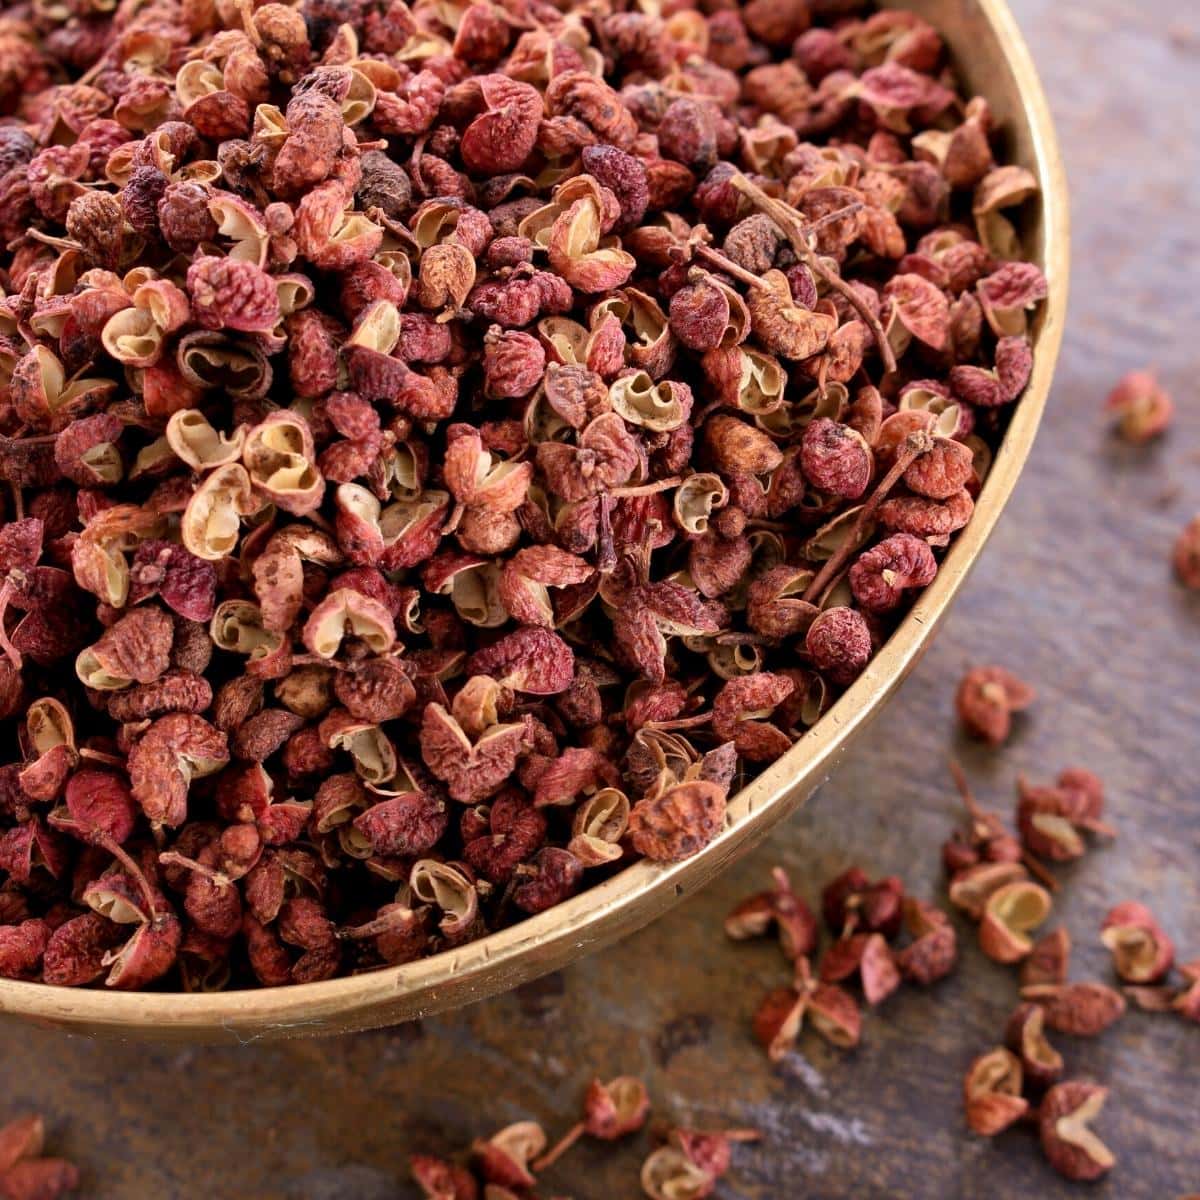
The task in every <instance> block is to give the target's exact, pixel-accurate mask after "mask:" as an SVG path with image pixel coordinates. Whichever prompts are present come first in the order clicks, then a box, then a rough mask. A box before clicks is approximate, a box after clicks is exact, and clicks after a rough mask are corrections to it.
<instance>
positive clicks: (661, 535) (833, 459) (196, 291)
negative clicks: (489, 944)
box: [0, 0, 1046, 990]
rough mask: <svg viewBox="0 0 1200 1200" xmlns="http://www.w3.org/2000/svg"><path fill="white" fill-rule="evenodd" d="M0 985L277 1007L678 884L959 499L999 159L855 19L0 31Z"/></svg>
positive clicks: (105, 23)
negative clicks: (668, 865)
mask: <svg viewBox="0 0 1200 1200" xmlns="http://www.w3.org/2000/svg"><path fill="white" fill-rule="evenodd" d="M0 111H2V112H3V114H4V116H3V119H2V123H0V235H2V237H3V241H4V243H5V245H6V246H7V251H6V252H5V254H4V256H3V259H2V263H0V283H2V284H3V297H2V298H0V381H2V382H3V390H2V391H0V481H2V483H3V493H4V494H3V501H4V510H3V518H4V524H3V526H2V527H0V575H2V579H3V583H2V587H0V610H2V611H0V714H2V715H3V717H4V718H6V719H7V729H8V732H9V738H10V741H9V747H8V754H7V756H6V757H7V759H8V765H6V766H4V767H2V768H0V870H2V872H3V880H2V883H0V922H2V924H0V974H3V975H5V976H8V977H11V978H19V979H32V980H43V981H45V982H48V983H57V984H64V985H75V986H80V985H89V984H93V983H97V982H100V981H103V982H104V983H106V984H107V985H109V986H112V987H120V988H137V987H144V986H147V985H150V984H154V983H156V982H159V981H162V982H164V983H165V984H166V986H171V987H182V988H186V989H190V990H196V989H219V988H223V987H226V986H230V985H241V984H245V983H253V982H255V981H257V982H258V983H261V984H264V985H278V984H285V983H291V982H304V981H312V980H319V979H325V978H328V977H330V976H333V975H336V974H339V973H346V972H350V971H356V970H362V969H368V968H371V967H376V966H382V965H386V964H397V963H403V962H405V961H407V960H410V959H413V958H416V957H419V956H421V955H425V954H428V953H431V952H434V951H436V950H438V949H440V948H444V947H446V946H452V945H455V944H458V943H461V942H463V941H466V940H468V939H472V938H476V937H479V936H481V935H483V934H485V933H487V932H489V931H491V930H494V929H497V928H499V927H502V926H504V925H506V924H508V923H511V922H512V921H514V920H516V919H519V918H520V917H521V916H522V915H523V914H526V913H535V912H539V911H542V910H544V909H546V908H548V907H550V906H552V905H554V904H556V903H558V902H560V901H562V900H564V899H565V898H567V897H568V896H570V895H572V894H573V893H575V892H576V891H577V890H579V889H580V888H581V887H584V886H586V885H588V884H590V883H592V882H594V881H596V880H598V879H601V878H603V877H605V875H606V874H608V873H611V872H612V871H613V870H615V869H617V868H619V867H620V866H621V865H622V864H623V863H626V862H629V861H631V860H632V859H634V858H636V857H639V856H643V857H647V858H650V859H652V860H656V861H667V860H674V859H679V858H682V857H685V856H687V855H690V854H694V853H696V852H697V851H699V850H700V849H701V848H703V847H704V846H705V845H706V844H707V843H708V842H710V841H711V840H712V839H713V838H714V837H715V836H716V835H717V834H718V833H719V832H720V830H721V829H722V827H723V824H724V820H725V802H726V796H727V793H728V791H729V790H730V788H731V787H732V786H734V785H735V783H736V782H737V781H739V780H740V779H743V778H745V776H746V775H747V774H748V773H752V772H754V771H756V770H758V769H760V768H761V767H762V765H764V764H766V763H768V762H770V761H773V760H774V759H776V758H778V757H779V756H780V755H781V754H783V753H785V752H786V751H787V750H788V748H789V747H790V746H791V745H793V743H794V742H795V741H796V740H797V738H799V737H801V736H802V734H803V732H804V730H805V729H807V728H808V727H809V726H810V725H811V724H812V723H813V722H814V721H816V720H817V719H819V717H820V715H821V714H822V712H824V711H825V709H826V708H827V707H828V705H829V703H830V701H831V700H832V699H833V697H834V696H835V695H836V694H837V693H838V692H839V691H840V690H841V689H843V688H844V687H846V686H847V685H849V684H850V683H851V682H852V681H853V680H854V679H855V678H856V677H857V675H858V674H859V673H860V672H861V671H862V670H863V668H864V667H865V666H866V664H867V662H868V661H869V659H870V657H871V655H872V654H873V652H874V651H875V649H876V648H877V647H878V646H879V644H880V643H881V642H882V641H883V640H885V639H886V638H887V636H888V634H889V632H890V631H891V629H892V628H893V627H894V625H895V624H896V622H897V621H898V620H899V619H900V617H901V615H902V613H903V611H904V610H905V607H906V605H907V604H908V602H909V601H910V600H911V598H912V597H913V595H915V594H916V593H917V592H918V591H919V590H920V589H921V588H923V587H924V586H926V585H927V584H928V583H929V582H930V581H931V580H932V579H933V578H934V576H935V575H936V573H937V570H938V560H939V556H940V554H941V553H942V551H943V550H944V548H945V547H946V546H947V544H948V543H949V541H950V539H951V537H952V536H953V534H954V533H955V531H957V530H958V529H960V528H961V527H962V526H963V525H964V524H965V523H966V522H967V520H968V519H969V518H970V515H971V511H972V508H973V497H974V496H975V495H976V494H977V492H978V490H979V488H980V486H981V484H982V482H983V479H984V476H985V475H986V473H987V467H988V463H989V461H990V456H991V447H992V446H994V444H995V442H996V439H997V437H998V436H999V434H1000V433H1001V432H1002V429H1003V426H1004V422H1005V415H1006V409H1007V407H1008V406H1009V405H1011V404H1012V403H1013V402H1014V401H1015V400H1016V399H1017V398H1018V397H1019V395H1020V393H1021V392H1022V390H1023V388H1024V387H1025V385H1026V382H1027V380H1028V377H1029V373H1030V369H1031V361H1032V357H1031V348H1030V341H1029V337H1028V330H1027V320H1028V316H1029V313H1030V311H1031V310H1033V309H1034V308H1035V307H1036V305H1037V304H1038V302H1039V301H1040V300H1042V299H1043V298H1044V296H1045V294H1046V281H1045V279H1044V278H1043V276H1042V274H1041V272H1040V271H1039V270H1038V269H1037V267H1036V266H1033V265H1031V264H1029V263H1027V262H1024V261H1022V259H1021V250H1020V245H1019V240H1018V237H1017V234H1016V224H1015V222H1017V220H1018V211H1017V210H1018V208H1019V206H1020V205H1022V204H1024V203H1026V202H1031V203H1032V202H1033V199H1034V197H1035V196H1036V192H1037V182H1036V180H1035V179H1034V178H1033V177H1032V176H1031V175H1030V174H1029V172H1028V171H1026V170H1024V169H1022V168H1020V167H1016V166H1005V165H997V163H996V162H995V160H994V158H993V150H992V146H993V135H994V133H995V132H996V131H995V129H994V128H993V123H992V119H991V115H990V113H989V109H988V105H987V102H986V100H984V99H982V98H978V97H976V98H974V99H970V100H967V99H965V98H964V97H963V96H962V95H961V94H960V92H959V91H958V90H957V88H956V84H955V80H954V76H953V73H952V71H951V69H950V67H949V63H948V58H947V54H946V52H945V48H944V46H943V44H942V41H941V38H940V37H939V36H938V33H937V32H936V30H934V29H933V28H932V27H931V26H929V25H928V24H927V23H926V22H925V21H923V20H921V19H920V18H918V17H917V16H915V15H914V14H912V13H908V12H904V11H899V10H888V11H886V12H872V11H870V6H868V5H867V4H864V3H858V2H855V0H783V2H779V0H750V2H749V3H747V4H744V5H740V6H739V5H736V4H732V3H723V2H721V0H716V2H707V3H704V4H702V5H701V6H700V7H690V6H689V5H688V4H686V3H681V4H676V3H671V4H664V5H658V4H641V5H638V6H634V7H629V8H626V7H624V6H623V5H621V4H614V3H610V0H594V2H592V3H588V4H586V5H583V6H580V5H567V4H565V3H564V4H563V6H562V8H560V7H557V6H556V5H554V4H551V3H547V2H545V0H503V2H501V3H492V2H489V0H475V2H470V3H463V2H460V0H451V2H450V3H444V2H441V0H439V2H438V3H433V2H432V0H418V2H417V3H415V4H413V5H411V6H410V5H408V4H405V3H402V2H401V0H303V2H302V3H300V4H299V5H297V6H295V7H292V6H286V5H283V4H278V3H268V4H263V5H259V6H255V5H254V4H253V3H237V2H234V0H150V2H149V3H145V2H137V3H135V2H133V0H123V2H122V3H120V4H119V5H118V6H117V7H116V9H115V10H114V11H112V12H109V11H101V10H100V8H92V7H89V6H88V5H87V4H72V5H69V6H59V7H54V6H50V7H45V6H34V5H22V4H18V5H14V6H10V7H9V8H7V9H6V11H5V14H4V16H3V18H2V19H0Z"/></svg>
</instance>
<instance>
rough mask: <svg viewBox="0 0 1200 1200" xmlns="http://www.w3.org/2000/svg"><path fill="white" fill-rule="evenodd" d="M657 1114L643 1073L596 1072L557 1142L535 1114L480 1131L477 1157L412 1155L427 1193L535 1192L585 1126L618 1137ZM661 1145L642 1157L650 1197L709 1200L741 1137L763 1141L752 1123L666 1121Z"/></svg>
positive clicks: (473, 1199)
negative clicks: (485, 1134) (709, 1125)
mask: <svg viewBox="0 0 1200 1200" xmlns="http://www.w3.org/2000/svg"><path fill="white" fill-rule="evenodd" d="M649 1116H650V1097H649V1096H648V1094H647V1092H646V1087H645V1085H644V1084H643V1083H642V1081H641V1080H640V1079H637V1078H635V1077H634V1076H632V1075H620V1076H618V1077H617V1078H616V1079H612V1080H610V1081H609V1082H608V1083H602V1082H601V1081H600V1080H599V1079H597V1080H594V1081H593V1082H592V1084H591V1086H590V1087H589V1088H588V1090H587V1095H586V1096H585V1098H584V1103H583V1119H582V1120H581V1121H579V1122H578V1123H577V1124H575V1125H574V1126H572V1127H571V1129H569V1130H568V1131H567V1133H566V1134H565V1135H564V1136H563V1137H562V1138H561V1139H560V1140H559V1141H558V1143H557V1144H556V1145H555V1146H553V1147H551V1148H550V1149H549V1150H547V1148H546V1142H547V1140H546V1134H545V1132H544V1131H543V1129H542V1127H541V1126H540V1125H538V1124H537V1123H536V1122H535V1121H518V1122H517V1123H516V1124H515V1125H509V1126H506V1127H505V1128H504V1129H502V1130H500V1132H499V1133H497V1134H495V1135H494V1136H492V1137H490V1138H487V1139H484V1138H477V1139H476V1140H475V1142H474V1143H473V1144H472V1146H471V1152H470V1165H469V1166H464V1165H462V1164H460V1163H456V1162H452V1161H449V1160H447V1159H444V1158H436V1157H434V1156H432V1155H428V1154H414V1155H413V1156H412V1158H411V1159H410V1168H411V1170H412V1175H413V1178H414V1179H415V1180H416V1182H417V1184H418V1186H419V1187H420V1188H421V1193H422V1195H423V1196H424V1197H425V1200H478V1198H479V1197H480V1196H481V1195H482V1196H483V1197H484V1200H535V1197H534V1194H533V1192H531V1191H530V1190H529V1189H530V1188H533V1187H536V1186H537V1182H538V1181H537V1175H538V1174H539V1173H541V1172H542V1171H544V1170H546V1169H547V1168H548V1167H550V1166H551V1165H552V1164H553V1163H555V1162H556V1161H557V1160H558V1159H559V1158H560V1157H561V1156H562V1155H563V1154H565V1153H566V1151H567V1150H569V1149H570V1147H571V1146H573V1145H574V1144H575V1142H576V1141H578V1140H579V1138H581V1137H582V1136H584V1135H585V1134H586V1135H587V1136H588V1137H592V1138H596V1139H598V1140H599V1141H604V1142H613V1141H616V1140H618V1139H619V1138H624V1137H629V1136H630V1135H632V1134H635V1133H637V1132H639V1131H640V1130H641V1129H642V1128H643V1127H644V1126H645V1124H646V1121H647V1119H648V1118H649ZM652 1132H653V1134H654V1140H655V1141H656V1142H658V1143H659V1144H658V1146H657V1148H656V1149H654V1150H653V1151H651V1153H650V1154H649V1156H648V1157H647V1158H646V1159H645V1161H644V1162H643V1163H642V1171H641V1185H642V1191H643V1192H644V1193H645V1195H646V1196H648V1197H649V1200H685V1198H686V1200H704V1197H705V1196H709V1195H711V1194H712V1192H713V1189H714V1188H715V1187H716V1185H717V1180H718V1179H720V1178H721V1176H723V1175H724V1174H725V1173H726V1172H727V1171H728V1170H729V1167H730V1163H731V1160H732V1148H733V1146H734V1144H735V1143H737V1142H747V1141H757V1140H758V1137H759V1134H758V1133H757V1131H755V1130H752V1129H723V1130H715V1131H709V1132H705V1131H701V1130H698V1129H688V1128H682V1127H679V1126H663V1127H661V1128H656V1129H654V1130H653V1131H652Z"/></svg>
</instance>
